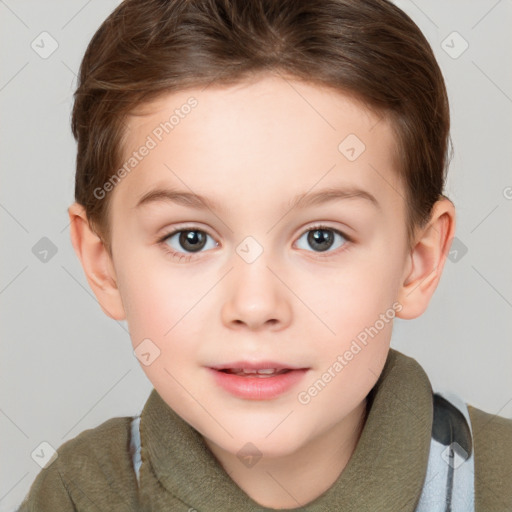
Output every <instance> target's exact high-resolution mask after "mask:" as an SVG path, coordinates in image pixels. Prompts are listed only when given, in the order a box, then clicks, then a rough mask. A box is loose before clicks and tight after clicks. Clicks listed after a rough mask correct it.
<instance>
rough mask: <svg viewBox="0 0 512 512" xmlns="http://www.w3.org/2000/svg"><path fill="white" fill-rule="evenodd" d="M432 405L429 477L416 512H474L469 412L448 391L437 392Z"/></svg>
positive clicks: (458, 398)
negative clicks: (432, 418) (432, 419)
mask: <svg viewBox="0 0 512 512" xmlns="http://www.w3.org/2000/svg"><path fill="white" fill-rule="evenodd" d="M433 404H434V421H433V423H432V437H431V440H430V452H429V459H428V465H427V474H426V476H425V482H424V485H423V490H422V493H421V496H420V500H419V502H418V505H417V508H416V511H415V512H474V510H475V503H474V501H475V498H474V496H475V484H474V476H475V475H474V471H475V467H474V460H475V459H474V456H473V451H474V450H473V433H472V429H471V419H470V417H469V411H468V408H467V406H466V404H465V402H464V401H463V400H462V399H461V398H460V397H459V396H457V395H455V394H453V393H450V392H448V391H436V392H434V393H433Z"/></svg>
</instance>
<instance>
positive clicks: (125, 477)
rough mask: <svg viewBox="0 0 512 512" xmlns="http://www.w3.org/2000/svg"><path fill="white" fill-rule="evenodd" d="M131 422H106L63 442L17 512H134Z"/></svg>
mask: <svg viewBox="0 0 512 512" xmlns="http://www.w3.org/2000/svg"><path fill="white" fill-rule="evenodd" d="M132 419H133V418H132V417H130V416H126V417H116V418H111V419H109V420H107V421H105V422H104V423H102V424H101V425H99V426H97V427H95V428H90V429H87V430H84V431H83V432H81V433H80V434H78V435H77V436H76V437H74V438H73V439H70V440H68V441H66V442H65V443H63V444H62V445H61V446H60V447H59V448H58V449H57V455H56V458H54V460H53V462H50V463H49V465H47V466H46V467H45V468H43V469H42V470H41V471H40V472H39V474H38V475H37V477H36V479H35V481H34V482H33V484H32V486H31V488H30V491H29V493H28V495H27V497H26V498H25V500H24V502H23V503H22V505H21V508H20V509H19V511H20V512H24V511H27V512H28V511H32V510H34V511H35V510H38V511H39V510H41V511H44V510H51V511H52V512H53V511H67V510H89V508H90V507H91V504H92V503H94V504H95V505H96V506H97V507H98V506H99V508H100V509H101V510H105V509H106V508H105V507H108V510H112V511H117V510H119V511H121V510H123V511H126V510H132V509H133V510H135V509H136V508H134V507H135V505H136V502H137V481H136V478H135V473H134V470H133V466H132V460H131V455H130V425H131V421H132Z"/></svg>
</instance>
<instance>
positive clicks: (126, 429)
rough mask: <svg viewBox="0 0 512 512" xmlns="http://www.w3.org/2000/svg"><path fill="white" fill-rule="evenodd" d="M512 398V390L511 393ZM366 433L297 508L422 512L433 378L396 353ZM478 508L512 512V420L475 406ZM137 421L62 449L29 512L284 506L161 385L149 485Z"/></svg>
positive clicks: (151, 417)
mask: <svg viewBox="0 0 512 512" xmlns="http://www.w3.org/2000/svg"><path fill="white" fill-rule="evenodd" d="M507 396H508V395H507ZM367 410H368V413H367V418H366V422H365V425H364V428H363V431H362V433H361V437H360V439H359V442H358V444H357V446H356V449H355V451H354V453H353V454H352V457H351V458H350V460H349V462H348V464H347V466H346V467H345V469H344V470H343V472H342V473H341V474H340V476H339V477H338V479H337V480H336V481H335V482H334V484H333V485H332V486H331V487H330V488H329V489H328V490H327V491H325V492H324V493H323V494H322V495H320V496H319V497H317V498H316V499H315V500H313V501H312V502H310V503H308V504H305V505H303V506H301V507H297V508H295V509H293V510H301V511H309V512H320V511H322V512H332V511H343V512H364V511H378V512H388V511H389V512H398V511H400V512H414V510H415V508H416V505H417V503H418V501H419V498H420V495H421V491H422V488H423V484H424V480H425V475H426V470H427V461H428V455H429V447H430V440H431V431H432V420H433V398H432V388H431V385H430V382H429V379H428V377H427V375H426V374H425V372H424V371H423V369H422V368H421V366H420V365H419V364H418V363H417V362H416V361H415V360H414V359H412V358H410V357H407V356H405V355H404V354H401V353H400V352H398V351H396V350H393V349H391V350H390V352H389V355H388V358H387V361H386V365H385V367H384V370H383V372H382V374H381V375H380V377H379V379H378V381H377V383H376V385H375V386H374V388H373V389H372V391H371V392H370V394H369V395H368V408H367ZM468 410H469V414H470V417H471V423H472V429H473V436H474V454H475V509H476V512H505V511H508V512H510V511H512V420H510V419H505V418H502V417H499V416H494V415H492V414H487V413H485V412H483V411H481V410H479V409H475V408H473V407H471V406H469V407H468ZM131 420H132V418H131V417H122V418H119V417H118V418H112V419H110V420H108V421H105V422H104V423H102V424H101V425H99V426H98V427H96V428H93V429H89V430H85V431H84V432H82V433H81V434H79V435H78V436H76V437H75V438H73V439H71V440H69V441H67V442H66V443H64V444H63V445H62V446H61V447H60V448H59V449H58V451H57V452H58V457H57V459H56V460H55V461H54V462H52V463H51V464H50V465H49V466H48V467H46V468H44V469H42V470H41V472H40V473H39V474H38V475H37V477H36V479H35V481H34V483H33V484H32V487H31V489H30V492H29V494H28V495H27V497H26V498H25V500H24V502H23V503H22V505H21V508H20V509H19V511H20V512H29V511H30V512H45V511H48V512H68V511H69V512H71V511H112V512H128V511H153V512H160V511H177V512H181V511H183V512H194V510H196V511H198V512H207V511H219V512H226V511H237V512H249V511H251V512H255V511H260V512H261V511H269V510H274V509H270V508H265V507H262V506H260V505H258V504H257V503H256V502H255V501H253V500H252V499H251V498H250V497H249V496H248V495H247V494H246V493H245V492H244V491H243V490H242V489H240V487H238V486H237V485H236V483H235V482H234V481H233V480H232V479H231V478H230V477H229V475H228V474H227V473H226V471H225V470H224V469H223V468H222V466H221V465H220V464H219V462H218V461H217V459H216V458H215V457H214V456H213V454H212V452H211V451H210V450H209V449H208V447H207V445H206V444H205V443H204V440H203V438H202V436H201V435H200V434H199V433H198V432H197V431H196V430H195V429H193V428H192V427H191V426H190V425H189V424H188V423H186V422H185V421H184V420H183V419H182V418H181V417H179V416H178V415H177V414H176V413H175V412H174V411H173V410H172V409H171V408H170V407H169V406H168V405H167V404H166V403H165V402H164V401H163V400H162V398H161V397H160V396H159V395H158V393H157V392H156V390H153V391H152V392H151V394H150V396H149V398H148V400H147V402H146V404H145V406H144V408H143V411H142V413H141V422H140V434H141V458H142V466H141V468H140V484H139V485H138V484H137V479H136V476H135V472H134V468H133V465H132V459H131V455H130V451H129V446H130V424H131Z"/></svg>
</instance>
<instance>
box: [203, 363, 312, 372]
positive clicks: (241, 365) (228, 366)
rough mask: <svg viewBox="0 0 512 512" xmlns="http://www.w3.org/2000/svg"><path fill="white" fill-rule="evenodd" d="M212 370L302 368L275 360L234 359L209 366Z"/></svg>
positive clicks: (301, 368) (301, 367)
mask: <svg viewBox="0 0 512 512" xmlns="http://www.w3.org/2000/svg"><path fill="white" fill-rule="evenodd" d="M210 368H212V369H214V370H229V369H235V368H242V369H245V370H267V369H270V368H275V369H276V370H303V369H306V368H305V367H303V366H294V365H291V364H287V363H277V362H276V361H235V362H233V363H225V364H217V365H214V366H210Z"/></svg>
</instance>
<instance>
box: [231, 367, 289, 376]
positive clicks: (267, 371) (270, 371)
mask: <svg viewBox="0 0 512 512" xmlns="http://www.w3.org/2000/svg"><path fill="white" fill-rule="evenodd" d="M225 371H226V372H227V373H231V374H234V375H262V376H263V375H278V374H281V373H285V372H287V371H288V370H284V369H283V370H278V369H277V368H262V369H259V370H252V369H248V368H227V369H226V370H225Z"/></svg>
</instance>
